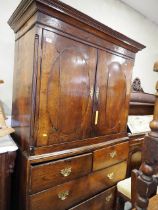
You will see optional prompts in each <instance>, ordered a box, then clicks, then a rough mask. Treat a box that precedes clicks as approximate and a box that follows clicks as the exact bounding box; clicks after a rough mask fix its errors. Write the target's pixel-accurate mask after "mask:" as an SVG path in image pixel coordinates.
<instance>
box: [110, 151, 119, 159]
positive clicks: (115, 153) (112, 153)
mask: <svg viewBox="0 0 158 210" xmlns="http://www.w3.org/2000/svg"><path fill="white" fill-rule="evenodd" d="M109 154H110V157H111V158H114V157H116V156H117V152H116V151H113V152H110V153H109Z"/></svg>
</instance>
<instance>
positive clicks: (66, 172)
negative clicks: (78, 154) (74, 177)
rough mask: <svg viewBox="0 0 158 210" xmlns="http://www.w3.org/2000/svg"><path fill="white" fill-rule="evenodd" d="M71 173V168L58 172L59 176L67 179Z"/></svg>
mask: <svg viewBox="0 0 158 210" xmlns="http://www.w3.org/2000/svg"><path fill="white" fill-rule="evenodd" d="M71 172H72V168H71V167H69V168H64V169H62V170H61V171H60V173H61V175H63V176H64V177H67V176H69V175H70V174H71Z"/></svg>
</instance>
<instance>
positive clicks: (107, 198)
mask: <svg viewBox="0 0 158 210" xmlns="http://www.w3.org/2000/svg"><path fill="white" fill-rule="evenodd" d="M111 198H112V194H110V195H108V196H107V197H106V198H105V200H106V201H107V202H109V201H110V200H111Z"/></svg>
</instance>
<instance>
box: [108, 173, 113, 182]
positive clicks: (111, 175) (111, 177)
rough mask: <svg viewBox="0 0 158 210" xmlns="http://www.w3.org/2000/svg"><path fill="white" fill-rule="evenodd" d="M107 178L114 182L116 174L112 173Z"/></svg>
mask: <svg viewBox="0 0 158 210" xmlns="http://www.w3.org/2000/svg"><path fill="white" fill-rule="evenodd" d="M107 177H108V178H109V179H110V180H112V179H113V178H114V172H111V173H110V174H108V175H107Z"/></svg>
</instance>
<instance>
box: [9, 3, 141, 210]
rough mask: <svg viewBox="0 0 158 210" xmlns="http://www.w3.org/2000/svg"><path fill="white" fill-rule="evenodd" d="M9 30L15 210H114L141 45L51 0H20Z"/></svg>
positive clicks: (124, 165)
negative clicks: (12, 58) (15, 147)
mask: <svg viewBox="0 0 158 210" xmlns="http://www.w3.org/2000/svg"><path fill="white" fill-rule="evenodd" d="M9 24H10V26H11V27H12V28H13V30H14V32H15V37H16V43H15V68H14V88H13V89H14V90H13V109H12V110H13V112H12V126H13V127H14V129H15V131H16V132H15V135H14V139H15V140H16V142H17V143H18V144H19V145H20V152H19V155H18V161H17V170H16V173H17V176H16V177H17V182H16V186H17V189H16V192H18V201H17V204H18V205H17V206H16V207H15V209H16V210H18V209H19V210H64V209H82V210H84V209H86V210H87V209H95V207H96V203H97V204H98V203H99V206H98V207H97V208H98V210H103V209H108V210H111V209H113V208H114V205H115V202H114V201H115V189H116V187H115V186H116V183H117V182H118V181H119V180H122V179H124V178H125V177H126V169H127V159H128V152H129V142H128V140H129V137H128V135H127V117H128V107H129V98H130V87H131V75H132V68H133V65H134V59H135V54H136V52H138V51H139V50H142V49H143V48H144V46H143V45H141V44H139V43H137V42H135V41H133V40H131V39H130V38H128V37H126V36H124V35H122V34H120V33H118V32H116V31H114V30H112V29H110V28H108V27H107V26H104V25H103V24H101V23H99V22H97V21H95V20H93V19H92V18H90V17H88V16H87V15H84V14H83V13H81V12H79V11H77V10H75V9H73V8H71V7H70V6H68V5H66V4H64V3H62V2H60V1H55V0H54V1H50V0H47V1H46V0H34V1H33V0H31V1H26V0H23V1H22V2H21V4H20V5H19V7H18V8H17V9H16V11H15V12H14V13H13V15H12V17H11V18H10V20H9ZM14 203H16V202H14Z"/></svg>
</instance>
